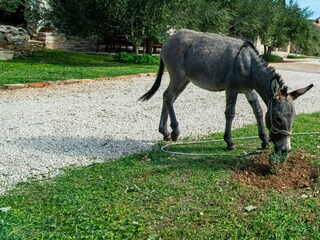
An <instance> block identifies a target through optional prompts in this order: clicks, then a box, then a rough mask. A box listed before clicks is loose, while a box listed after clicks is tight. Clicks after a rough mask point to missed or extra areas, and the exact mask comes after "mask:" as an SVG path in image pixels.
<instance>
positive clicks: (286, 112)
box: [266, 75, 313, 154]
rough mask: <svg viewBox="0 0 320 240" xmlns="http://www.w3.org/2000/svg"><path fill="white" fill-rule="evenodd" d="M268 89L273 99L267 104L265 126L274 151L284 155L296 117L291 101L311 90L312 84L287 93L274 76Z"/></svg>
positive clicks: (288, 147)
mask: <svg viewBox="0 0 320 240" xmlns="http://www.w3.org/2000/svg"><path fill="white" fill-rule="evenodd" d="M270 87H271V92H272V94H273V97H272V98H271V99H270V101H269V104H268V111H267V113H266V125H267V128H268V129H269V132H270V139H271V141H272V142H273V144H274V151H275V152H276V153H283V154H285V153H287V152H289V151H290V150H291V143H290V137H291V127H292V123H293V120H294V118H295V116H296V113H295V109H294V105H293V101H294V100H295V99H297V98H298V97H299V96H301V95H303V94H304V93H305V92H307V91H308V90H309V89H310V88H312V87H313V84H311V85H309V86H308V87H305V88H301V89H298V90H295V91H293V92H290V93H288V92H287V90H288V88H287V87H286V86H284V85H283V82H282V80H281V79H280V76H279V75H276V77H275V78H274V79H273V80H272V81H271V84H270Z"/></svg>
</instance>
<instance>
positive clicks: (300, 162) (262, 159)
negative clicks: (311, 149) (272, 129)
mask: <svg viewBox="0 0 320 240" xmlns="http://www.w3.org/2000/svg"><path fill="white" fill-rule="evenodd" d="M306 158H308V159H311V161H309V162H307V161H305V160H304V159H306ZM313 160H316V156H315V155H310V154H306V153H301V152H296V153H292V154H290V156H289V158H288V161H287V163H285V164H283V165H282V166H281V168H279V169H277V170H275V171H272V169H271V167H270V166H269V164H268V154H267V153H264V154H261V155H257V156H255V157H254V158H252V159H250V160H246V161H245V162H243V163H241V165H240V166H239V168H238V169H237V170H236V171H235V173H234V175H235V178H236V179H237V180H238V181H239V182H241V183H243V184H245V185H248V186H254V187H257V188H259V189H270V188H273V189H276V190H278V191H281V192H282V191H286V190H289V189H304V188H311V187H313V186H314V185H316V184H317V183H318V182H319V180H320V169H319V168H318V167H317V166H315V165H314V164H313V163H312V161H313Z"/></svg>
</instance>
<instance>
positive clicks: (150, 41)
mask: <svg viewBox="0 0 320 240" xmlns="http://www.w3.org/2000/svg"><path fill="white" fill-rule="evenodd" d="M153 43H154V41H153V39H152V38H147V46H146V53H147V54H149V55H152V50H153Z"/></svg>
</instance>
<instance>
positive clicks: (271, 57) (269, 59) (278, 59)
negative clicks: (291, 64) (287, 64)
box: [262, 54, 283, 63]
mask: <svg viewBox="0 0 320 240" xmlns="http://www.w3.org/2000/svg"><path fill="white" fill-rule="evenodd" d="M262 58H263V59H264V60H265V61H266V62H275V63H276V62H283V58H282V57H279V56H277V55H273V54H264V55H262Z"/></svg>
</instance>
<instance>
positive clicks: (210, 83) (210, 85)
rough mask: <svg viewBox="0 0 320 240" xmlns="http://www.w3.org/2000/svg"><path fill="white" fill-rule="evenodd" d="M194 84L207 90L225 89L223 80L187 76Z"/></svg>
mask: <svg viewBox="0 0 320 240" xmlns="http://www.w3.org/2000/svg"><path fill="white" fill-rule="evenodd" d="M189 80H190V82H192V83H193V84H194V85H196V86H198V87H200V88H203V89H206V90H209V91H223V90H225V84H224V81H219V80H216V79H207V78H189Z"/></svg>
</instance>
